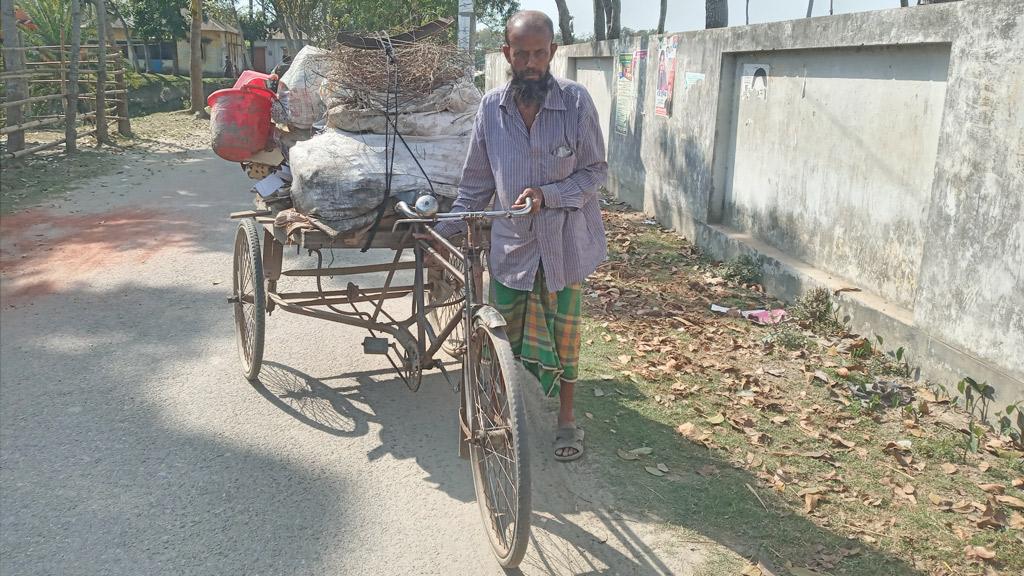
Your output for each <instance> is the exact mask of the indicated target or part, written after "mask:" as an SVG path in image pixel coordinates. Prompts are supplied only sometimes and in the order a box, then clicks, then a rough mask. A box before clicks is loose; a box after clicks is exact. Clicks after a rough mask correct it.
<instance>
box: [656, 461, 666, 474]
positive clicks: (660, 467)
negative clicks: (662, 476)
mask: <svg viewBox="0 0 1024 576" xmlns="http://www.w3.org/2000/svg"><path fill="white" fill-rule="evenodd" d="M658 470H661V471H662V472H668V466H666V465H665V464H664V463H663V462H658Z"/></svg>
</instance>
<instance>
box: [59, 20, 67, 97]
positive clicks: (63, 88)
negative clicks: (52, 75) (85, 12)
mask: <svg viewBox="0 0 1024 576" xmlns="http://www.w3.org/2000/svg"><path fill="white" fill-rule="evenodd" d="M66 40H67V38H65V37H64V29H63V28H61V29H60V48H58V50H59V51H60V72H59V74H60V93H61V94H67V93H68V78H67V75H68V68H67V63H66V62H65V61H64V60H65V57H64V53H65V51H66V49H67V46H65V45H64V42H65V41H66ZM61 107H62V108H63V109H64V116H67V115H68V101H67V100H66V99H65V100H64V101H63V105H62V106H61Z"/></svg>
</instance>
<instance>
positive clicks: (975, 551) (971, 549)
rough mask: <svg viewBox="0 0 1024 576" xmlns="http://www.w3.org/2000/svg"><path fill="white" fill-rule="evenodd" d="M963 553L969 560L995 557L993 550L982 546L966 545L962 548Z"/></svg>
mask: <svg viewBox="0 0 1024 576" xmlns="http://www.w3.org/2000/svg"><path fill="white" fill-rule="evenodd" d="M964 555H965V556H967V557H968V558H969V559H971V560H991V559H993V558H995V557H996V553H995V552H993V551H991V550H989V549H988V548H985V547H984V546H967V547H966V548H964Z"/></svg>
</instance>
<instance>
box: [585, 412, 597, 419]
mask: <svg viewBox="0 0 1024 576" xmlns="http://www.w3.org/2000/svg"><path fill="white" fill-rule="evenodd" d="M583 415H584V416H586V417H587V418H588V419H590V420H593V419H594V415H593V414H591V413H590V412H584V413H583Z"/></svg>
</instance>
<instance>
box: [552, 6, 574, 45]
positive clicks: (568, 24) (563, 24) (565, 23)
mask: <svg viewBox="0 0 1024 576" xmlns="http://www.w3.org/2000/svg"><path fill="white" fill-rule="evenodd" d="M555 6H556V7H557V8H558V29H559V30H560V31H561V32H562V44H572V43H573V42H574V39H573V37H572V16H570V15H569V7H568V6H566V5H565V0H555Z"/></svg>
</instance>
